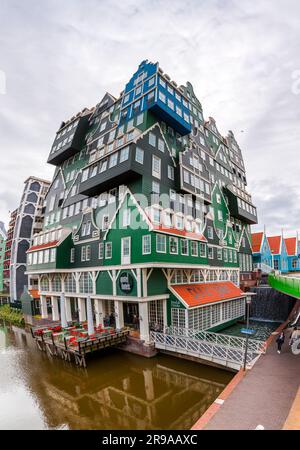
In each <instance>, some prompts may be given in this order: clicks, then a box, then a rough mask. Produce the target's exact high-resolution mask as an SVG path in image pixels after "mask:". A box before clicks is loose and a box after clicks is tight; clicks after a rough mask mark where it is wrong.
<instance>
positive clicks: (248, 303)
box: [243, 295, 251, 371]
mask: <svg viewBox="0 0 300 450" xmlns="http://www.w3.org/2000/svg"><path fill="white" fill-rule="evenodd" d="M250 305H251V295H247V297H246V321H247V330H248V329H249V316H250ZM248 341H249V333H247V334H246V343H245V355H244V367H243V370H244V371H245V370H246V365H247V354H248Z"/></svg>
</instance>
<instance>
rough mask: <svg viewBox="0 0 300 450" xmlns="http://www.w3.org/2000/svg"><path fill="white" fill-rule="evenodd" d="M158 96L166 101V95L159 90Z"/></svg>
mask: <svg viewBox="0 0 300 450" xmlns="http://www.w3.org/2000/svg"><path fill="white" fill-rule="evenodd" d="M158 98H159V100H160V101H161V102H163V103H166V96H165V94H163V93H162V92H161V91H159V92H158Z"/></svg>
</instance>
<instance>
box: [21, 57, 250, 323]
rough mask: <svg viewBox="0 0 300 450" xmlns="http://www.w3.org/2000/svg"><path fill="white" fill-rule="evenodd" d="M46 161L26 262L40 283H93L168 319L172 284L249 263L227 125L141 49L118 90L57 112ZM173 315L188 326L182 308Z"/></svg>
mask: <svg viewBox="0 0 300 450" xmlns="http://www.w3.org/2000/svg"><path fill="white" fill-rule="evenodd" d="M128 102H129V103H128ZM127 103H128V105H129V106H128V107H127V106H126V105H127ZM187 124H188V125H187ZM188 130H190V132H188ZM48 162H49V163H50V164H54V165H55V166H56V170H55V175H54V178H53V181H52V184H51V186H50V189H49V192H48V194H47V197H46V207H45V223H44V229H43V231H42V232H41V233H40V234H39V235H37V236H36V237H35V238H34V242H33V246H32V247H31V249H29V251H28V264H27V270H28V273H29V274H30V276H31V278H32V279H33V280H34V279H35V280H38V283H39V288H40V292H41V295H43V296H47V295H48V296H49V297H51V298H52V297H53V296H54V297H55V295H58V293H59V291H60V290H64V291H65V292H66V293H67V294H68V295H69V296H70V297H71V294H72V298H73V296H74V297H78V298H80V296H82V297H84V296H86V295H89V294H92V295H93V296H94V297H95V301H96V300H97V301H98V300H99V301H103V305H104V306H105V308H108V306H107V305H108V303H107V301H111V302H114V301H116V302H125V303H127V301H131V302H137V303H139V302H141V303H143V304H144V303H147V302H148V306H149V308H148V313H149V317H150V316H151V314H152V313H153V314H154V316H155V314H156V315H160V318H161V316H162V315H164V324H165V325H166V324H168V325H170V324H173V325H174V323H172V322H174V320H175V319H174V320H173V319H172V317H173V318H174V317H175V316H176V314H177V313H175V312H174V309H176V308H177V309H180V310H183V311H184V310H185V305H184V304H183V303H182V302H181V301H180V300H178V299H177V298H174V295H173V294H172V292H171V291H170V286H171V285H172V284H180V283H182V284H184V283H201V282H204V283H206V282H221V281H231V282H233V283H235V284H238V283H239V275H240V269H241V270H242V271H251V270H252V262H251V243H250V239H249V236H250V224H251V223H255V222H256V209H255V207H254V205H253V204H252V200H251V196H250V195H249V194H248V192H247V190H246V185H247V181H246V174H245V167H244V163H243V157H242V153H241V150H240V147H239V146H238V143H237V142H236V140H235V137H234V135H233V133H232V132H231V131H230V132H229V133H228V135H227V137H226V138H225V137H223V136H222V135H221V134H220V133H219V131H218V129H217V126H216V123H215V121H214V119H212V118H209V120H207V121H206V120H204V118H203V110H202V105H201V103H200V101H199V100H198V99H197V97H196V96H195V93H194V90H193V87H192V85H191V84H190V83H187V85H186V86H180V87H178V86H177V85H176V84H174V83H171V82H170V81H169V79H168V77H166V76H165V75H164V74H163V72H162V71H161V69H159V66H158V64H156V65H155V64H152V63H148V62H145V61H144V62H143V63H141V65H140V66H139V69H138V71H137V72H136V73H135V74H134V75H133V77H132V78H131V80H130V82H129V83H128V84H127V85H126V88H125V90H124V91H123V92H122V93H121V94H120V97H119V98H117V99H116V98H114V97H113V96H112V95H110V94H105V96H104V97H103V99H102V100H101V102H100V103H98V104H97V105H96V106H95V107H93V108H91V109H84V110H83V111H81V112H80V113H78V114H77V115H76V116H73V117H72V118H71V119H70V120H68V121H66V122H63V123H62V124H61V127H60V128H59V130H58V132H57V135H56V138H55V140H54V143H53V146H52V148H51V152H50V155H49V158H48ZM229 192H230V198H232V196H235V202H232V201H231V203H230V202H229ZM232 204H234V206H231V205H232ZM236 205H237V207H236ZM34 253H37V254H38V256H34ZM243 254H244V255H247V264H245V257H242V256H241V255H243ZM55 274H56V275H59V276H60V277H61V283H59V282H57V279H55V281H53V282H52V281H51V280H52V278H53V277H54V276H55ZM128 274H130V275H128ZM122 276H123V277H126V276H127V277H128V280H129V281H130V283H129V284H130V288H128V291H126V289H125V290H124V289H122V288H121V286H122V281H120V277H121V278H122ZM43 277H49V280H50V284H49V289H48V290H47V289H46V290H45V289H42V288H41V279H42V278H43ZM70 277H71V278H72V277H74V280H73V278H72V280H73V281H74V283H73V281H72V280H71V278H70ZM72 283H73V284H72ZM85 289H86V291H85ZM105 302H106V303H105ZM155 302H164V305H163V308H164V310H163V312H162V310H161V309H160V308H161V307H160V306H156V304H155ZM115 306H116V308H119V305H118V304H116V305H115ZM99 308H100V306H99ZM107 311H108V309H107ZM124 311H125V310H124ZM151 311H152V312H151ZM155 311H156V312H155ZM96 312H97V311H96ZM172 314H173V316H172ZM121 315H122V314H121ZM116 316H118V317H120V312H119V313H118V314H117V313H116ZM177 316H178V323H180V324H182V321H183V320H185V325H186V326H188V323H189V322H188V320H190V319H189V317H190V316H188V315H186V319H183V317H184V315H183V313H178V315H177ZM229 319H231V318H229ZM144 320H145V319H144ZM147 320H148V319H147ZM149 320H150V319H149ZM227 321H229V320H228V319H227ZM166 322H167V323H166Z"/></svg>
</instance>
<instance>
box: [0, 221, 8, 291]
mask: <svg viewBox="0 0 300 450" xmlns="http://www.w3.org/2000/svg"><path fill="white" fill-rule="evenodd" d="M6 237H7V236H6V230H5V226H4V223H3V222H0V292H3V291H4V273H3V272H4V258H5V245H6Z"/></svg>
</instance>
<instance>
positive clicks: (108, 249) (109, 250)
mask: <svg viewBox="0 0 300 450" xmlns="http://www.w3.org/2000/svg"><path fill="white" fill-rule="evenodd" d="M111 257H112V243H111V242H106V243H105V258H106V259H111Z"/></svg>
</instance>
